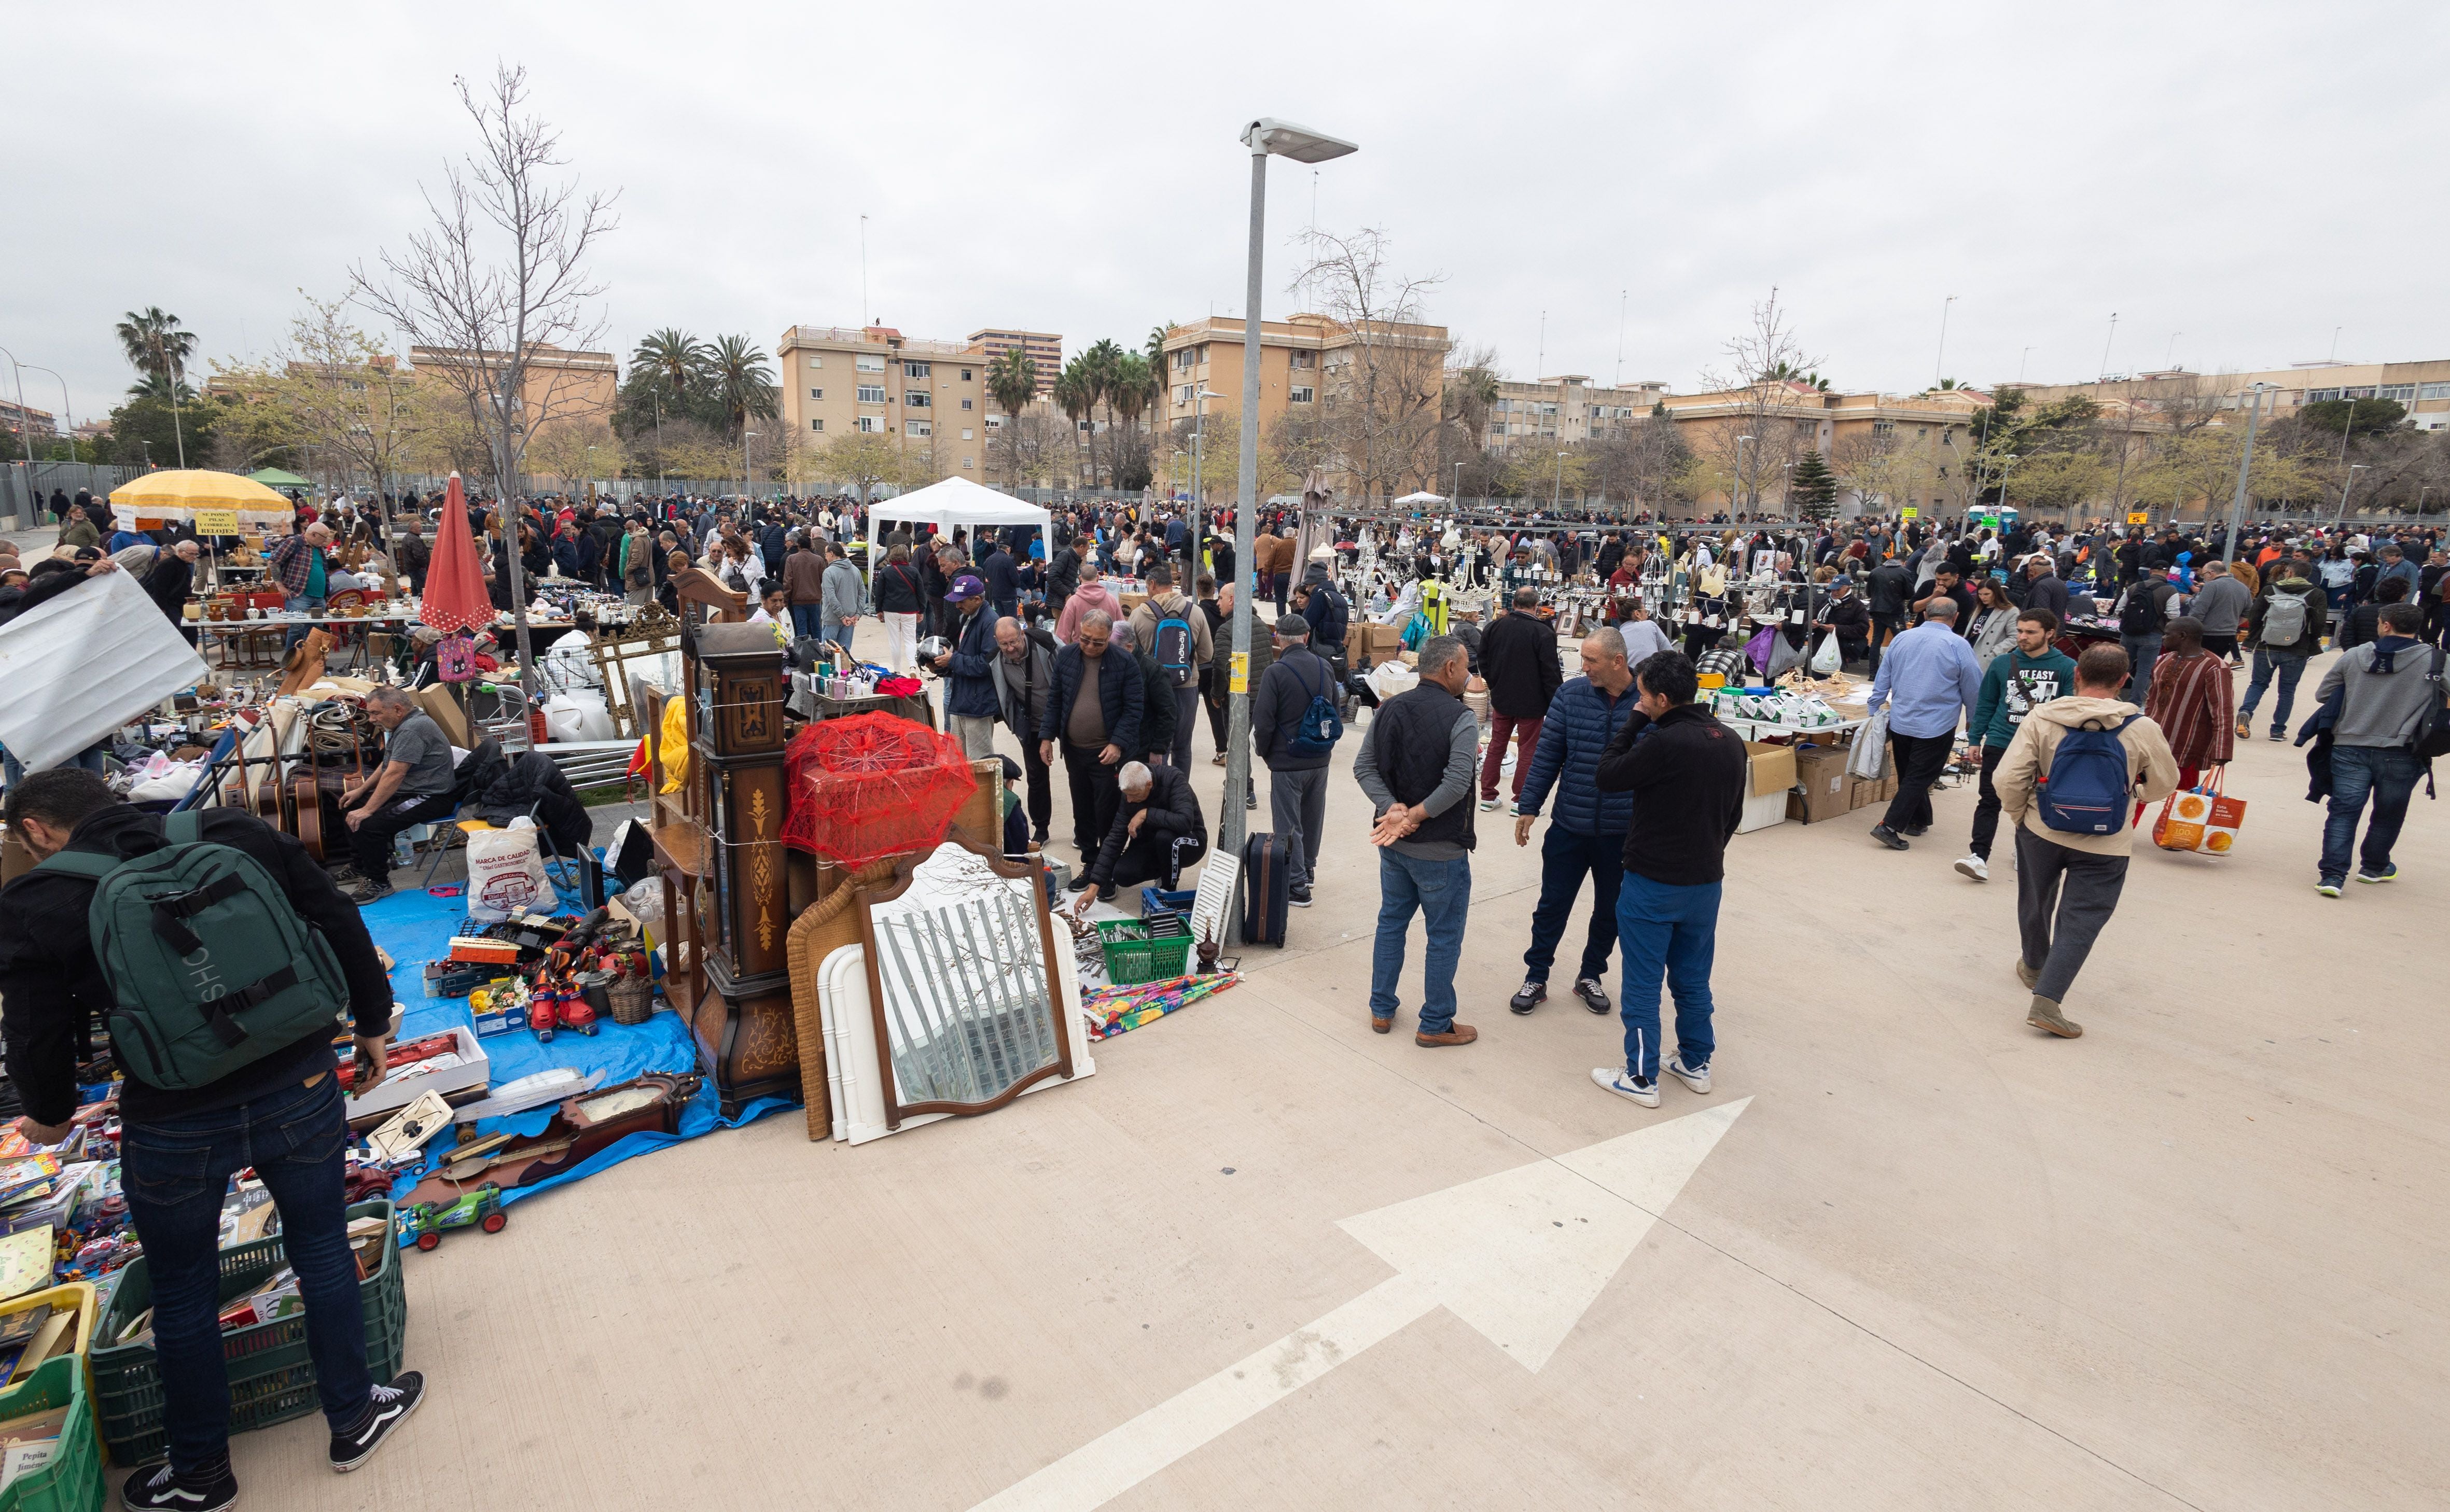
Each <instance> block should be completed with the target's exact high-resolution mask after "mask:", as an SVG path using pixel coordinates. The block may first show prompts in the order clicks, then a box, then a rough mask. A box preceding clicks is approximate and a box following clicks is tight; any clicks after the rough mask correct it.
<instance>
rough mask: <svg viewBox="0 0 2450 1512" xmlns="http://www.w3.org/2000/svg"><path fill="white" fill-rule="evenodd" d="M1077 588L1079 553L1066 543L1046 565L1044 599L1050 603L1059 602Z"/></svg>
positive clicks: (1077, 589) (1078, 585)
mask: <svg viewBox="0 0 2450 1512" xmlns="http://www.w3.org/2000/svg"><path fill="white" fill-rule="evenodd" d="M1079 588H1080V553H1079V552H1076V551H1074V550H1072V548H1071V547H1070V546H1069V545H1066V546H1064V547H1062V548H1061V549H1060V550H1059V551H1057V552H1056V553H1055V560H1053V561H1052V562H1049V563H1048V564H1047V566H1046V600H1047V602H1048V603H1050V604H1060V603H1061V602H1062V601H1063V600H1065V599H1067V598H1070V597H1071V596H1072V595H1073V594H1074V593H1075V592H1077V591H1079Z"/></svg>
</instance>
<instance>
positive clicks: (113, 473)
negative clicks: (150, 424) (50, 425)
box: [0, 459, 145, 531]
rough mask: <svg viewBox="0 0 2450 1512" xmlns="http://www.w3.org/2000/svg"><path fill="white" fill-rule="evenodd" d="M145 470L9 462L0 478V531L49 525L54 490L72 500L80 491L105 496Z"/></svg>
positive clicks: (103, 465) (88, 464)
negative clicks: (86, 490)
mask: <svg viewBox="0 0 2450 1512" xmlns="http://www.w3.org/2000/svg"><path fill="white" fill-rule="evenodd" d="M144 471H145V469H143V468H141V467H112V466H109V465H107V464H105V463H101V462H27V461H24V460H22V459H20V460H18V461H13V462H10V464H9V468H8V472H7V473H6V474H5V475H0V530H11V531H30V530H32V529H34V528H35V527H37V526H41V525H49V524H50V523H51V508H50V497H51V490H53V489H58V490H59V491H60V492H62V493H64V494H67V495H68V497H69V498H71V499H73V498H75V497H76V494H77V490H79V489H88V490H90V491H92V492H93V493H95V494H108V493H109V492H110V491H111V490H112V489H115V488H117V487H118V486H119V485H120V484H122V483H125V482H126V481H127V480H128V479H129V478H131V477H134V476H136V475H138V474H140V473H142V472H144Z"/></svg>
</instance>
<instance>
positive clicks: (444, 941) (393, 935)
mask: <svg viewBox="0 0 2450 1512" xmlns="http://www.w3.org/2000/svg"><path fill="white" fill-rule="evenodd" d="M466 907H467V900H466V899H465V898H461V897H451V898H437V897H435V896H433V895H431V894H429V893H426V892H423V891H407V892H399V893H394V894H393V895H392V896H391V897H389V898H386V899H384V900H382V901H380V902H378V903H374V904H371V905H369V906H368V907H367V908H366V909H365V910H364V915H365V921H366V928H367V930H368V931H369V932H370V933H372V934H373V936H374V939H375V943H376V944H378V945H380V946H381V947H382V948H383V949H384V950H386V951H389V952H390V953H391V959H392V960H393V962H394V964H393V966H392V972H391V990H392V996H393V997H394V998H398V999H399V1001H401V1002H402V1003H405V1004H407V1012H406V1013H405V1014H404V1015H403V1016H402V1017H401V1018H400V1026H399V1037H400V1038H402V1039H415V1038H418V1037H420V1036H424V1035H438V1034H441V1033H443V1032H445V1031H446V1030H450V1029H453V1028H463V1029H464V1028H467V1027H469V1025H470V1023H471V1019H470V1018H469V1013H468V1000H467V999H466V998H429V997H427V996H426V995H425V963H426V962H427V961H429V960H440V959H441V958H442V957H444V956H446V955H448V954H449V953H450V948H451V946H450V941H451V937H452V936H453V935H455V934H459V933H461V932H463V931H466V932H470V933H473V932H474V931H473V930H469V929H468V926H467V921H466ZM598 1022H599V1023H600V1024H601V1026H602V1027H601V1029H600V1031H599V1032H598V1033H596V1034H594V1035H593V1036H589V1035H581V1034H574V1033H571V1032H568V1031H564V1032H562V1033H560V1034H556V1035H554V1037H553V1042H552V1043H550V1044H539V1043H537V1041H536V1037H535V1036H534V1035H532V1034H529V1033H527V1032H526V1031H524V1030H516V1031H514V1032H512V1033H510V1034H507V1035H493V1036H489V1037H486V1038H484V1039H482V1040H480V1041H478V1042H479V1043H480V1044H482V1045H483V1046H484V1050H485V1055H486V1057H487V1058H488V1059H489V1060H490V1061H492V1063H493V1084H494V1085H495V1086H496V1087H501V1086H505V1085H508V1084H509V1083H511V1082H514V1081H516V1080H518V1079H519V1078H520V1077H521V1076H534V1075H535V1074H536V1073H537V1072H539V1071H547V1070H550V1069H552V1068H553V1067H555V1066H570V1067H574V1068H575V1069H576V1070H578V1071H579V1072H580V1073H582V1074H584V1073H589V1072H595V1071H601V1072H603V1073H604V1080H603V1083H602V1085H604V1086H607V1087H610V1086H613V1085H615V1084H617V1083H619V1082H624V1081H628V1080H630V1079H631V1078H632V1077H633V1076H644V1075H645V1074H647V1073H648V1072H651V1071H668V1072H687V1071H691V1070H694V1069H695V1068H696V1066H697V1042H696V1040H695V1039H694V1038H693V1037H691V1036H690V1030H689V1025H688V1024H686V1023H683V1022H682V1021H681V1017H680V1015H678V1014H676V1013H671V1012H669V1011H667V1012H661V1013H657V1014H656V1015H655V1016H654V1017H653V1018H650V1019H648V1020H647V1021H646V1022H645V1023H643V1024H636V1025H626V1024H616V1023H614V1022H613V1021H612V1019H611V1018H604V1019H600V1020H598ZM719 1102H720V1099H719V1098H718V1097H717V1096H716V1095H715V1091H714V1084H713V1083H712V1082H711V1081H710V1082H708V1083H706V1084H705V1085H704V1086H702V1087H700V1088H699V1089H698V1095H696V1096H695V1097H692V1098H690V1101H689V1104H688V1106H686V1107H685V1108H683V1109H682V1110H681V1118H680V1133H678V1134H628V1135H625V1136H624V1137H622V1138H621V1139H619V1140H616V1141H615V1142H613V1143H612V1144H611V1145H608V1146H607V1147H605V1148H604V1149H603V1150H601V1151H599V1152H597V1153H595V1154H594V1155H593V1157H591V1158H589V1159H588V1160H586V1161H584V1162H582V1163H580V1164H579V1165H577V1166H575V1167H573V1168H572V1169H571V1170H568V1171H565V1172H563V1173H560V1174H558V1175H555V1176H553V1177H550V1178H548V1179H546V1180H544V1181H541V1182H538V1183H537V1184H535V1186H532V1187H520V1188H517V1189H515V1190H513V1191H509V1192H503V1193H502V1200H503V1202H504V1203H506V1204H507V1203H513V1202H519V1201H522V1200H524V1199H526V1198H529V1197H533V1196H535V1194H536V1193H537V1192H549V1191H551V1190H552V1189H553V1188H554V1187H558V1186H561V1185H563V1184H565V1183H568V1182H572V1181H579V1180H584V1179H585V1178H586V1177H589V1176H592V1175H593V1174H595V1173H597V1172H599V1171H602V1170H605V1169H607V1168H609V1167H612V1166H616V1165H619V1164H620V1163H621V1162H622V1161H624V1160H627V1159H629V1158H631V1157H632V1156H633V1155H642V1154H645V1153H647V1152H649V1151H651V1150H659V1149H661V1148H663V1147H664V1146H665V1145H669V1144H676V1143H678V1142H679V1141H681V1140H683V1139H694V1138H696V1137H697V1136H698V1135H700V1134H708V1133H710V1132H712V1131H713V1130H715V1129H719V1128H722V1129H729V1128H738V1127H739V1126H740V1125H742V1124H745V1123H750V1122H753V1121H755V1120H756V1119H759V1118H762V1117H764V1116H765V1115H768V1114H769V1113H773V1112H775V1111H777V1110H778V1109H782V1108H788V1107H793V1106H796V1105H795V1104H793V1103H791V1102H789V1101H787V1100H786V1099H784V1098H780V1097H764V1098H760V1099H758V1100H757V1101H756V1102H753V1103H750V1104H749V1106H748V1107H747V1108H744V1109H742V1110H741V1112H740V1114H739V1115H738V1116H736V1117H732V1118H728V1119H727V1118H724V1117H723V1116H721V1115H720V1114H719V1113H718V1112H717V1108H718V1105H719ZM553 1114H554V1109H553V1107H552V1105H547V1106H545V1107H542V1108H536V1109H533V1110H531V1111H530V1112H527V1113H523V1114H515V1115H512V1116H510V1117H507V1118H488V1119H485V1120H483V1121H482V1122H480V1123H478V1124H477V1125H476V1134H475V1135H474V1137H478V1138H481V1137H483V1136H484V1135H486V1134H495V1133H498V1132H501V1131H504V1130H507V1131H509V1132H511V1133H513V1134H522V1135H526V1134H538V1133H541V1132H542V1131H543V1129H544V1126H545V1125H546V1124H547V1123H548V1122H550V1121H551V1120H552V1118H553ZM438 1143H439V1142H438V1141H437V1147H438ZM442 1159H443V1153H434V1154H431V1155H429V1156H428V1157H427V1161H426V1166H425V1167H424V1168H422V1169H420V1170H418V1171H417V1172H415V1173H408V1174H404V1175H402V1176H401V1177H400V1179H399V1181H398V1182H397V1183H396V1184H395V1185H394V1188H393V1195H394V1196H395V1197H398V1196H400V1195H404V1194H405V1193H406V1192H408V1191H409V1189H410V1188H412V1187H414V1186H415V1185H416V1184H417V1183H418V1181H420V1180H422V1179H423V1178H424V1176H425V1175H426V1173H427V1172H428V1171H430V1170H431V1169H432V1168H433V1167H434V1166H436V1165H438V1164H440V1163H441V1161H442ZM403 1237H405V1236H403Z"/></svg>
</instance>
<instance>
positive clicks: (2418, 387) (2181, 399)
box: [2018, 359, 2450, 431]
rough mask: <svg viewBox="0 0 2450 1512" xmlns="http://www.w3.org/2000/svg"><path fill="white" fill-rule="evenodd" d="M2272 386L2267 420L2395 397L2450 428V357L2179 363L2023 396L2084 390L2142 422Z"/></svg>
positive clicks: (2426, 426)
mask: <svg viewBox="0 0 2450 1512" xmlns="http://www.w3.org/2000/svg"><path fill="white" fill-rule="evenodd" d="M2258 383H2263V384H2268V385H2270V388H2269V390H2268V391H2266V392H2265V396H2264V399H2263V413H2264V416H2265V418H2266V419H2268V418H2279V417H2286V416H2290V415H2294V414H2295V413H2297V411H2299V410H2301V409H2304V407H2305V406H2306V405H2308V404H2319V403H2322V402H2323V401H2324V400H2325V399H2396V400H2398V401H2399V402H2400V403H2401V404H2402V405H2404V406H2406V408H2407V412H2408V418H2409V419H2410V420H2411V421H2412V422H2414V424H2415V426H2416V428H2417V429H2418V430H2420V431H2440V430H2450V359H2435V360H2431V361H2422V362H2297V363H2292V364H2290V365H2289V366H2287V367H2284V368H2265V369H2264V370H2262V371H2260V372H2254V373H2216V374H2215V373H2189V372H2188V371H2187V370H2186V369H2184V368H2168V369H2164V370H2161V371H2158V372H2149V373H2134V374H2129V375H2125V376H2122V377H2115V378H2107V379H2094V380H2092V381H2090V382H2084V383H2026V384H2020V385H2018V387H2020V388H2022V389H2023V390H2024V392H2025V396H2026V398H2027V399H2028V401H2030V402H2032V403H2034V404H2052V403H2056V402H2058V401H2059V400H2061V399H2064V398H2068V397H2071V396H2073V395H2077V394H2082V395H2085V396H2086V397H2090V399H2092V400H2093V402H2094V403H2096V404H2099V405H2101V406H2102V408H2104V409H2105V410H2110V411H2113V412H2115V411H2119V410H2123V409H2126V408H2129V407H2132V408H2133V409H2134V411H2135V412H2136V420H2137V423H2138V426H2139V428H2142V429H2151V428H2153V426H2154V425H2155V424H2156V423H2163V424H2165V423H2166V421H2165V420H2162V419H2161V417H2165V416H2166V415H2167V414H2168V413H2169V412H2170V411H2171V410H2173V409H2201V408H2203V407H2205V406H2207V405H2208V406H2210V407H2214V408H2217V409H2222V410H2236V409H2241V408H2243V407H2244V405H2245V404H2246V393H2247V391H2248V390H2250V389H2251V388H2253V386H2254V385H2255V384H2258Z"/></svg>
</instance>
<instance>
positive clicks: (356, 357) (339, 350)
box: [214, 294, 419, 541]
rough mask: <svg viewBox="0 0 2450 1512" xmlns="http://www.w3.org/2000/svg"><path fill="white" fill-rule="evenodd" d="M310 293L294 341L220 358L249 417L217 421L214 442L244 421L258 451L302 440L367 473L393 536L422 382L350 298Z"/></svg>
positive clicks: (220, 375)
mask: <svg viewBox="0 0 2450 1512" xmlns="http://www.w3.org/2000/svg"><path fill="white" fill-rule="evenodd" d="M305 300H306V308H305V310H304V311H303V312H301V314H299V315H298V316H296V317H295V318H293V319H292V320H290V322H289V339H288V340H287V342H286V343H285V344H284V345H283V346H282V349H281V350H279V351H277V352H275V353H274V354H273V355H272V356H271V357H270V358H268V359H265V360H263V361H262V362H260V363H254V364H251V365H246V366H223V365H221V364H216V373H215V378H216V380H217V381H218V382H220V383H222V384H223V385H224V387H226V388H230V389H234V390H236V391H237V392H238V393H239V394H240V395H241V396H242V397H243V398H244V399H245V400H246V401H247V402H246V403H244V404H243V405H242V406H241V407H240V409H239V411H238V412H237V414H238V416H239V417H242V418H243V423H242V424H237V425H223V426H218V427H216V428H215V433H214V439H215V444H216V445H218V444H220V442H221V439H222V436H223V433H224V432H233V431H240V430H243V432H244V433H245V434H244V436H242V437H238V438H239V439H240V440H242V441H243V442H246V443H253V450H252V452H251V453H250V456H261V455H262V454H263V453H264V452H265V451H267V450H271V449H276V448H281V447H299V448H303V449H307V450H310V451H311V452H312V453H313V454H314V456H317V457H318V458H320V459H321V461H322V462H323V464H324V465H325V466H328V467H330V468H331V469H332V470H333V471H335V472H337V473H340V475H342V476H343V478H344V479H346V478H348V477H349V476H350V475H356V476H358V477H361V478H362V479H363V480H364V482H365V483H366V484H367V485H368V486H369V487H371V488H373V489H374V490H375V491H376V494H377V496H378V501H379V514H380V516H381V519H382V525H383V538H384V540H385V541H389V540H390V538H391V504H390V496H389V495H390V491H391V488H392V481H393V478H394V477H395V475H398V474H399V473H400V472H402V471H404V470H405V469H406V467H407V463H408V459H409V451H410V446H411V442H412V440H413V438H414V437H415V436H416V433H417V430H418V419H419V414H418V404H417V402H416V396H415V388H416V384H415V382H414V380H413V379H412V378H410V377H409V375H408V374H407V373H406V372H404V371H403V370H402V369H401V367H400V365H399V361H398V360H397V359H395V358H394V357H393V356H392V355H391V354H389V353H387V352H385V351H384V350H383V349H382V344H381V343H380V342H379V341H377V340H376V339H374V338H373V337H371V336H369V335H367V334H366V333H365V332H364V331H361V330H360V329H358V328H357V327H356V326H355V325H353V324H351V323H350V322H349V320H348V317H347V314H346V305H345V303H344V301H342V300H319V299H316V298H315V297H314V296H313V295H311V294H310V295H306V296H305ZM240 471H244V469H240Z"/></svg>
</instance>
